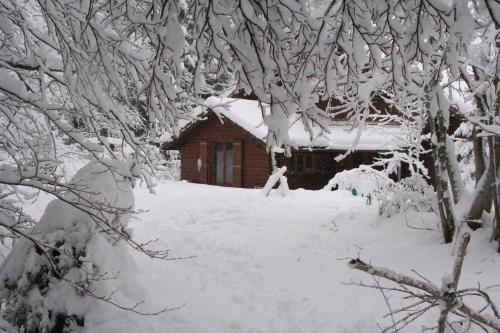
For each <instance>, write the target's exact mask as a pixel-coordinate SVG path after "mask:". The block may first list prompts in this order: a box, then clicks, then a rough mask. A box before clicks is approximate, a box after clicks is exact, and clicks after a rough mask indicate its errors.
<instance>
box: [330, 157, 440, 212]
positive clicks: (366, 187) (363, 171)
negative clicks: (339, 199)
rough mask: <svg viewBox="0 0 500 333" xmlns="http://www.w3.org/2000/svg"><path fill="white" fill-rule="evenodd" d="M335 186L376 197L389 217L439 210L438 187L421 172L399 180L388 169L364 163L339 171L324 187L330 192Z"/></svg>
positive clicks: (370, 197) (380, 206)
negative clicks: (382, 169)
mask: <svg viewBox="0 0 500 333" xmlns="http://www.w3.org/2000/svg"><path fill="white" fill-rule="evenodd" d="M335 188H338V189H341V190H349V191H352V190H353V189H355V192H357V193H358V194H359V195H361V196H364V197H367V198H368V201H367V202H371V200H376V201H377V202H378V204H379V214H380V215H383V216H387V217H389V216H392V215H394V214H396V213H398V212H400V211H408V210H415V211H425V212H427V211H437V208H435V207H434V204H435V203H434V200H435V193H434V190H433V188H432V186H431V185H429V184H428V183H427V182H426V180H425V179H424V178H423V177H422V176H421V175H419V174H415V175H413V176H411V177H407V178H403V179H401V180H400V181H398V182H395V181H393V180H392V179H391V178H389V177H388V176H387V174H386V173H385V172H383V171H378V170H375V169H373V168H371V167H370V166H367V165H361V166H360V167H359V168H355V169H351V170H346V171H342V172H339V173H337V174H336V175H335V177H333V178H332V179H331V180H330V181H329V182H328V185H326V186H325V187H324V189H325V190H328V191H330V190H332V189H335Z"/></svg>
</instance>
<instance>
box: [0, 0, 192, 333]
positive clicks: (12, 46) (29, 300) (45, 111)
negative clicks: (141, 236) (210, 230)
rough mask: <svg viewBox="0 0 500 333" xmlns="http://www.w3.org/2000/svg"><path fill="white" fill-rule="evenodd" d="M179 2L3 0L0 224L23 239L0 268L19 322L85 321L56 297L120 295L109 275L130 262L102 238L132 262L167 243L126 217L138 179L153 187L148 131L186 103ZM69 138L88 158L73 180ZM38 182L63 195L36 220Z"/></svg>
mask: <svg viewBox="0 0 500 333" xmlns="http://www.w3.org/2000/svg"><path fill="white" fill-rule="evenodd" d="M184 7H185V6H184ZM181 10H182V7H181V6H180V3H179V2H173V1H172V2H168V3H167V2H162V1H153V2H151V1H94V0H90V1H58V0H54V1H52V0H48V1H43V0H42V1H31V0H26V1H24V0H2V1H0V157H1V158H0V229H1V236H2V240H3V239H4V238H5V237H11V238H19V240H18V241H17V242H16V243H15V244H14V247H13V250H12V252H11V254H10V255H9V256H8V257H7V259H6V260H5V262H4V263H3V265H2V268H1V269H0V274H1V276H2V278H1V281H0V283H1V286H0V289H1V296H2V309H1V310H2V314H3V316H4V318H5V319H6V320H8V321H9V322H10V323H11V324H13V325H15V326H16V327H19V328H21V327H23V328H24V329H25V330H26V331H28V332H38V331H54V332H57V331H65V330H70V329H72V328H73V327H74V326H75V325H83V324H84V311H83V310H84V309H83V308H74V307H73V308H72V307H71V306H70V304H69V303H68V304H62V303H58V302H56V301H54V300H55V299H57V298H58V297H69V298H68V299H73V303H75V302H78V301H77V300H78V299H80V300H81V302H82V304H84V303H85V302H86V301H85V299H88V297H92V298H94V299H95V298H97V299H101V300H103V301H107V302H112V303H113V302H114V300H113V299H111V298H110V295H112V294H113V292H114V291H113V290H110V288H105V287H101V286H102V285H104V286H106V283H108V282H107V281H108V279H112V278H113V277H116V278H117V280H118V281H119V280H120V277H119V276H116V274H117V273H118V271H119V270H120V269H121V268H122V267H111V266H109V264H111V263H112V262H113V260H111V261H107V259H111V256H108V257H105V258H102V257H101V256H102V253H99V254H98V255H97V251H98V248H97V247H99V248H100V250H102V251H103V253H109V255H111V254H112V253H120V254H121V255H123V257H124V260H125V261H126V256H127V252H126V251H121V250H120V249H121V248H122V247H123V245H124V244H128V246H129V247H131V248H133V249H135V250H138V251H141V252H143V253H145V254H146V255H149V256H151V257H159V258H164V257H165V256H166V255H167V253H166V252H165V251H157V250H152V249H150V248H149V247H148V246H147V244H141V243H137V242H135V241H134V240H133V239H132V238H131V236H130V234H129V233H128V232H127V229H126V220H127V216H128V215H129V214H131V213H132V212H133V202H132V201H131V200H130V197H131V195H132V193H131V189H130V188H131V185H132V183H133V182H134V181H135V179H141V180H143V181H145V182H146V183H147V185H148V186H151V185H152V182H151V181H150V178H151V176H155V175H156V170H157V168H158V165H159V163H160V161H159V160H158V158H157V156H158V153H157V152H156V150H154V149H152V148H151V146H150V145H149V142H150V141H151V140H152V139H155V138H156V137H158V136H159V135H161V134H162V133H163V132H164V131H165V130H169V131H173V132H175V131H176V130H177V122H178V120H179V119H181V118H185V117H186V115H187V114H188V112H187V109H188V108H189V106H190V103H188V102H187V101H189V99H190V96H189V95H188V94H187V91H188V90H189V87H190V82H191V81H192V79H191V78H192V76H190V75H185V73H184V68H183V61H182V60H183V58H182V56H183V54H184V52H185V49H186V47H187V46H188V45H187V44H185V32H184V29H183V26H182V24H181V22H180V21H179V19H180V15H179V13H180V11H181ZM187 74H189V73H187ZM139 130H140V131H139ZM137 133H142V135H141V136H137ZM68 151H69V152H70V153H78V154H85V155H87V158H88V159H89V160H91V162H90V164H89V165H88V166H87V167H86V168H84V169H82V170H81V171H80V172H78V173H77V174H76V176H75V178H73V179H72V180H68V177H67V175H66V174H65V169H64V163H63V162H64V161H65V160H66V161H67V160H68V157H67V154H68ZM69 159H71V158H69ZM89 169H91V170H90V171H91V172H90V171H89ZM96 180H97V181H98V183H97V184H96V183H95V181H96ZM93 181H94V183H92V182H93ZM37 191H43V192H47V193H49V194H51V195H52V196H54V197H55V198H57V201H54V202H53V203H51V204H50V205H49V207H48V208H47V211H46V214H45V215H44V217H43V218H42V220H41V221H40V222H39V223H38V224H36V225H35V226H34V227H33V228H31V227H32V226H33V225H34V224H35V221H33V219H31V218H30V217H29V216H27V215H26V214H24V212H23V211H22V209H21V208H20V205H19V201H20V200H30V199H33V196H34V195H36V192H37ZM120 251H121V252H120ZM118 257H120V255H118ZM111 289H113V288H111ZM58 295H59V296H58ZM138 301H140V300H138ZM132 304H133V303H132ZM116 305H117V306H123V307H125V308H127V307H129V308H130V303H129V304H119V302H118V303H117V304H116ZM132 308H133V306H132Z"/></svg>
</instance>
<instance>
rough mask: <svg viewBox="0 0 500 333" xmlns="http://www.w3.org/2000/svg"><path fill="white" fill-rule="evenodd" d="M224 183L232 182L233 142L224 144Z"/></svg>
mask: <svg viewBox="0 0 500 333" xmlns="http://www.w3.org/2000/svg"><path fill="white" fill-rule="evenodd" d="M226 183H230V184H232V183H233V144H232V143H228V144H226Z"/></svg>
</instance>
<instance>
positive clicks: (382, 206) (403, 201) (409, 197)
mask: <svg viewBox="0 0 500 333" xmlns="http://www.w3.org/2000/svg"><path fill="white" fill-rule="evenodd" d="M377 198H378V201H379V214H380V215H383V216H387V217H390V216H392V215H394V214H396V213H399V212H401V211H404V212H405V211H408V210H414V211H417V212H428V211H437V208H436V207H435V193H434V189H433V188H432V186H431V185H429V184H428V183H427V182H426V180H425V179H424V178H423V177H422V176H420V175H419V174H415V175H413V176H411V177H407V178H403V179H401V180H400V181H399V182H392V183H387V184H386V185H385V186H383V187H382V188H380V190H379V192H378V197H377Z"/></svg>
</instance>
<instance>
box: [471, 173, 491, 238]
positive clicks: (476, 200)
mask: <svg viewBox="0 0 500 333" xmlns="http://www.w3.org/2000/svg"><path fill="white" fill-rule="evenodd" d="M492 182H493V169H492V168H491V165H490V164H489V165H488V167H487V169H486V170H485V171H484V172H483V175H482V177H481V179H479V182H478V183H477V185H476V190H475V191H474V196H473V198H472V203H471V205H470V208H469V211H468V213H467V215H466V220H467V224H468V225H469V227H470V228H471V229H472V230H476V229H477V228H479V227H480V226H481V223H479V222H478V220H480V219H481V217H482V216H483V211H484V207H485V201H488V200H490V201H489V202H490V203H491V184H492Z"/></svg>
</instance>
